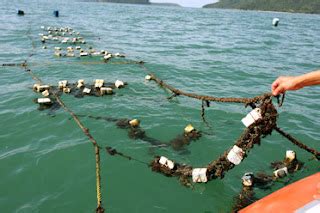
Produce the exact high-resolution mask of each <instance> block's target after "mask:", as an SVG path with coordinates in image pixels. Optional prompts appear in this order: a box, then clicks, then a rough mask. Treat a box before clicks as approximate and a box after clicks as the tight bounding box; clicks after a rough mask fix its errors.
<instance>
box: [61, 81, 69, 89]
mask: <svg viewBox="0 0 320 213" xmlns="http://www.w3.org/2000/svg"><path fill="white" fill-rule="evenodd" d="M67 84H68V81H67V80H63V81H59V88H64V87H66V86H67Z"/></svg>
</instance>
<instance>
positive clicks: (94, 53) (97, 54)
mask: <svg viewBox="0 0 320 213" xmlns="http://www.w3.org/2000/svg"><path fill="white" fill-rule="evenodd" d="M91 54H92V55H93V56H100V55H101V54H100V53H99V52H92V53H91Z"/></svg>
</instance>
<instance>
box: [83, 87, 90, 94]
mask: <svg viewBox="0 0 320 213" xmlns="http://www.w3.org/2000/svg"><path fill="white" fill-rule="evenodd" d="M90 92H91V89H89V88H84V89H83V93H86V94H90Z"/></svg>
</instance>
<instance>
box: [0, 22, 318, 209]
mask: <svg viewBox="0 0 320 213" xmlns="http://www.w3.org/2000/svg"><path fill="white" fill-rule="evenodd" d="M30 33H31V25H30V26H29V30H28V31H27V32H26V34H27V37H28V38H29V39H30V40H31V44H32V53H30V54H29V58H30V57H32V56H33V55H34V51H35V43H34V41H33V39H32V36H31V35H30ZM66 63H69V62H66ZM71 63H81V64H87V65H91V64H106V62H100V61H98V62H94V61H93V62H90V61H89V62H71ZM108 64H137V65H139V67H141V68H142V69H143V70H144V71H146V72H147V73H148V74H149V75H150V77H151V78H150V80H153V81H155V82H156V83H157V84H158V85H159V86H161V87H163V88H165V89H167V90H169V91H171V92H172V93H173V94H172V96H171V97H169V99H172V98H174V97H177V96H185V97H189V98H193V99H198V100H200V101H201V117H202V120H203V121H204V122H205V123H206V120H205V117H204V115H205V106H206V107H209V106H210V102H224V103H227V102H228V103H242V104H245V106H250V107H252V108H256V107H257V106H256V105H258V107H259V108H260V109H261V111H262V112H261V114H262V118H261V119H259V120H258V121H257V122H256V123H255V124H254V125H251V126H249V127H248V128H245V130H244V131H243V133H242V134H241V136H240V137H239V139H238V140H237V141H236V142H235V145H236V146H238V147H239V148H241V149H242V150H243V152H244V153H245V155H244V156H243V158H246V156H247V154H248V153H249V151H250V150H251V149H252V148H253V147H254V145H255V144H260V141H261V137H265V136H267V135H269V134H271V133H272V131H273V130H276V131H277V132H278V133H279V134H281V135H282V136H283V137H285V138H287V139H288V140H289V141H290V142H292V143H293V144H295V145H297V146H298V147H299V148H301V149H304V150H306V151H307V152H309V153H311V154H313V155H314V156H315V157H316V158H317V159H318V160H319V159H320V153H319V152H318V151H317V150H315V149H312V148H310V147H308V146H306V145H305V144H303V143H302V142H300V141H298V140H297V139H295V138H294V137H292V136H291V135H290V134H288V133H286V132H284V131H283V130H281V129H280V128H279V127H278V126H277V117H278V113H277V110H276V108H275V107H274V105H273V103H272V97H273V96H272V94H271V93H265V94H262V95H259V96H256V97H253V98H233V97H214V96H207V95H199V94H196V93H189V92H184V91H182V90H179V89H177V88H174V87H172V86H170V85H169V84H167V83H165V82H164V81H163V80H161V79H160V78H158V77H157V76H156V75H155V74H153V73H152V72H151V71H150V70H149V69H148V68H147V67H146V66H145V63H144V62H143V61H133V60H126V61H118V62H117V61H115V62H109V61H108ZM39 65H40V66H41V65H43V64H39ZM13 66H16V67H21V68H23V69H24V70H25V71H26V72H27V73H28V74H29V75H30V76H31V77H32V78H33V79H34V80H35V81H36V82H37V83H40V84H42V83H43V82H42V80H41V79H40V78H39V77H37V76H36V75H35V74H34V73H33V72H32V70H31V69H30V67H29V64H28V62H27V60H26V61H25V62H23V63H5V64H2V67H13ZM34 66H37V64H36V63H35V64H34ZM53 96H54V97H55V99H56V101H57V102H58V104H59V105H60V106H61V107H62V108H63V109H64V110H65V111H66V112H68V113H69V114H70V115H71V117H72V118H73V120H74V121H75V122H76V124H77V125H78V127H79V128H80V129H81V130H82V132H83V133H84V134H85V135H86V136H87V137H88V139H89V140H90V141H91V143H92V144H93V146H94V152H95V163H96V169H95V170H96V193H97V208H96V212H99V213H100V212H104V208H103V207H102V196H101V175H100V173H101V169H100V148H101V147H100V146H99V145H98V143H97V141H96V140H95V138H94V137H93V136H92V135H91V133H90V132H89V129H88V128H86V127H85V126H84V125H83V124H82V122H81V121H80V119H79V116H77V115H76V114H75V113H74V112H73V111H72V110H71V109H70V108H69V107H68V106H66V104H65V103H64V102H63V101H62V99H61V98H60V96H59V94H57V93H55V92H54V93H53ZM277 99H278V105H279V107H280V106H281V105H282V103H283V100H284V95H283V96H282V98H281V99H280V98H279V97H277ZM105 149H106V152H107V153H109V154H110V155H119V156H121V157H124V158H126V159H128V160H136V161H137V162H140V163H143V164H147V165H148V163H146V162H143V161H140V160H137V159H135V158H132V157H131V156H128V155H125V154H123V153H121V152H118V151H117V150H116V149H114V148H112V147H109V146H107V147H105ZM227 154H228V150H226V151H225V152H224V153H223V154H222V155H221V156H220V157H219V158H218V159H216V160H214V161H212V162H211V163H209V164H208V165H207V166H206V168H207V169H208V180H212V179H215V178H223V177H224V175H225V173H226V172H228V171H229V170H231V169H232V168H233V167H234V166H235V165H234V164H233V163H231V162H230V161H228V159H227ZM159 160H160V157H156V158H155V159H154V160H152V162H151V164H150V165H149V166H151V168H152V170H153V171H156V172H161V173H163V174H165V175H166V176H177V177H179V178H180V181H181V182H182V183H183V184H184V185H188V183H189V178H190V176H192V167H191V166H189V165H185V164H179V163H175V167H174V168H173V169H169V168H168V167H165V166H163V165H161V164H160V163H159Z"/></svg>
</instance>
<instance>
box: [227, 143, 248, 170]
mask: <svg viewBox="0 0 320 213" xmlns="http://www.w3.org/2000/svg"><path fill="white" fill-rule="evenodd" d="M244 154H245V152H244V151H243V150H242V149H241V148H240V147H238V146H237V145H234V146H233V147H232V149H231V150H230V151H229V153H228V155H227V159H228V160H229V161H230V162H231V163H233V164H234V165H239V164H240V163H241V161H242V159H243V157H244Z"/></svg>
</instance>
